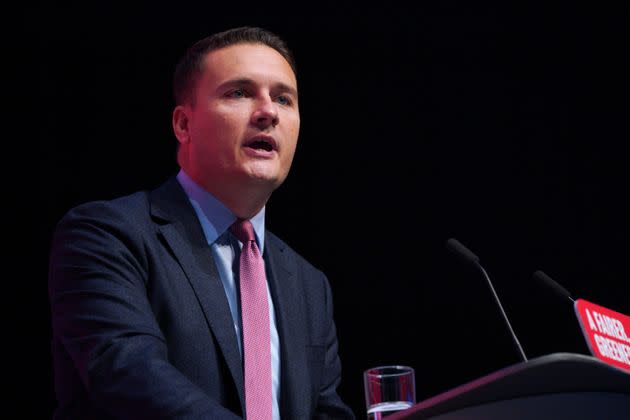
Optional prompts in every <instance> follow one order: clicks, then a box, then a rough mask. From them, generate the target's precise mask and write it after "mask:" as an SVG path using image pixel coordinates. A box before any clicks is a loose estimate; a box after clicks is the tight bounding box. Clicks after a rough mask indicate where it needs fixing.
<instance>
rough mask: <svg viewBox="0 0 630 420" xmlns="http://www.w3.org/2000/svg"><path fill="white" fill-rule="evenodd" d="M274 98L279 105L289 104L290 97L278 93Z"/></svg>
mask: <svg viewBox="0 0 630 420" xmlns="http://www.w3.org/2000/svg"><path fill="white" fill-rule="evenodd" d="M276 100H277V101H278V103H279V104H280V105H291V99H289V98H288V97H287V96H284V95H280V96H278V97H277V98H276Z"/></svg>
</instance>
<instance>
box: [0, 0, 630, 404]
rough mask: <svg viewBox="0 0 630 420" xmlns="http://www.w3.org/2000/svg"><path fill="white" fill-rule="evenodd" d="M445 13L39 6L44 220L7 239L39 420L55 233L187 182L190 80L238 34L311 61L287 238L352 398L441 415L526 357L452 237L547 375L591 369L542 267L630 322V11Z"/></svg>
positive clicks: (279, 224) (22, 212) (14, 158)
mask: <svg viewBox="0 0 630 420" xmlns="http://www.w3.org/2000/svg"><path fill="white" fill-rule="evenodd" d="M101 3H105V2H101ZM232 3H233V5H232ZM388 3H389V2H388ZM433 3H434V4H432V5H421V6H414V7H410V6H407V7H405V8H402V7H395V6H394V5H393V4H390V5H388V6H385V5H381V6H379V7H367V6H365V5H362V6H352V7H351V6H346V5H344V4H342V3H340V2H329V3H326V2H324V3H320V2H318V3H316V4H315V3H313V4H302V5H298V4H297V3H293V4H288V5H281V4H279V3H273V4H269V3H264V4H262V3H261V4H259V5H257V6H253V5H248V4H243V3H241V2H224V3H223V4H222V5H217V4H216V3H215V4H212V3H211V2H199V3H198V4H195V3H185V2H172V4H170V5H156V4H155V3H150V2H146V3H140V4H136V5H134V4H131V3H130V2H128V3H126V4H117V5H112V4H107V5H106V4H102V5H100V6H98V5H90V6H86V5H85V4H82V3H79V2H76V4H72V3H64V4H63V5H62V4H54V5H50V4H46V5H38V4H37V3H31V4H30V5H27V6H25V8H24V9H23V10H21V11H20V14H19V15H16V17H17V19H19V21H20V22H21V28H22V29H23V32H19V34H20V35H19V39H15V40H12V39H10V41H11V42H10V43H11V44H12V45H13V47H14V48H13V49H12V50H11V51H12V52H11V54H12V55H11V57H12V59H13V60H12V61H13V64H17V66H16V67H17V68H18V69H19V71H18V75H19V76H23V77H24V79H26V81H25V82H24V83H22V84H21V85H20V84H18V89H17V90H18V95H17V97H18V98H19V99H22V100H23V102H20V101H18V102H15V103H16V104H17V103H19V104H23V105H22V106H21V107H20V108H19V111H20V112H19V115H20V117H21V118H18V119H16V120H14V122H13V125H14V127H13V128H16V127H15V126H18V127H17V128H19V133H20V134H19V135H16V136H11V137H8V138H7V140H11V141H10V143H11V144H12V145H14V147H15V151H13V148H9V150H10V151H11V152H9V153H8V154H9V156H8V159H7V161H8V162H11V163H14V164H15V167H13V166H11V167H10V174H11V177H10V178H9V180H10V182H9V189H10V190H11V191H13V192H16V193H17V194H18V205H17V206H11V209H12V210H15V209H17V211H16V213H17V216H27V217H28V221H29V223H28V224H26V225H18V224H17V223H15V222H14V219H8V220H9V224H10V225H11V226H10V228H12V229H13V230H14V231H17V232H18V235H17V239H16V240H15V241H12V242H11V243H12V246H11V248H12V249H13V250H14V251H17V252H16V254H17V257H21V258H18V259H16V260H15V261H13V262H14V263H15V262H17V265H18V267H19V268H20V270H19V272H20V276H17V277H13V276H10V277H7V282H10V284H12V286H13V287H15V288H16V292H15V293H12V294H10V295H9V296H8V297H5V300H6V301H7V303H5V305H4V306H5V309H6V308H8V309H9V311H10V313H11V314H12V317H11V318H9V319H10V322H8V325H9V326H10V328H7V334H8V336H9V337H10V339H9V340H8V341H7V342H8V343H10V346H9V347H10V348H12V349H13V350H15V352H16V356H17V358H16V359H12V363H11V366H10V367H11V368H13V369H15V371H17V372H18V375H16V378H15V381H14V382H12V383H13V384H15V385H14V388H15V389H16V390H17V393H18V395H20V396H22V397H28V398H27V400H28V403H27V404H24V405H20V406H19V407H21V408H22V409H24V410H27V411H30V410H35V411H38V412H40V413H43V416H44V417H46V416H48V415H49V413H51V410H52V407H53V406H54V397H53V391H52V372H51V361H50V353H49V342H50V325H49V312H48V310H49V307H48V301H47V294H46V293H47V291H46V266H47V258H48V246H49V241H50V235H51V232H52V229H53V227H54V224H55V223H56V221H57V220H58V219H59V218H60V217H61V215H62V214H63V213H64V212H65V211H66V210H68V209H69V208H70V207H71V206H74V205H76V204H78V203H81V202H84V201H87V200H93V199H107V198H112V197H115V196H119V195H123V194H127V193H131V192H133V191H135V190H137V189H141V188H152V187H154V186H157V185H158V184H159V183H160V182H161V181H162V180H164V179H165V178H166V177H168V176H169V175H172V174H174V173H175V172H176V170H177V166H176V163H175V158H174V156H175V139H174V136H173V135H172V132H171V128H170V113H171V109H172V107H173V102H172V99H171V96H170V80H171V75H172V71H173V67H174V64H175V62H176V60H177V58H178V57H179V56H180V54H181V53H182V52H183V50H184V49H185V48H186V47H187V46H188V45H189V44H191V43H192V42H194V41H195V40H197V39H199V38H201V37H203V36H206V35H208V34H210V33H213V32H216V31H219V30H223V29H227V28H229V27H233V26H240V25H256V26H263V27H266V28H268V29H271V30H273V31H275V32H277V33H278V34H280V35H281V36H283V37H284V38H285V39H286V40H287V41H288V43H289V45H290V47H292V48H293V49H294V51H295V54H296V58H297V62H298V70H299V77H298V78H299V84H300V108H301V114H302V130H301V135H300V142H299V145H298V152H297V155H296V158H295V161H294V166H293V169H292V173H291V175H290V176H289V178H288V180H287V182H286V183H285V184H284V185H283V186H282V187H281V188H280V189H279V190H278V191H277V192H276V193H275V194H274V196H273V197H272V199H271V201H270V202H269V204H268V213H267V214H268V227H269V228H270V229H271V230H273V231H275V232H276V233H277V234H278V235H279V236H280V237H282V238H284V239H285V240H286V241H287V242H288V243H289V244H291V245H292V246H293V247H294V248H295V249H296V250H297V251H298V252H300V253H302V254H303V255H304V256H305V257H307V258H308V259H309V260H310V261H311V262H313V263H314V264H315V265H316V266H317V267H319V268H321V269H322V270H324V272H326V273H327V275H328V277H329V279H330V282H331V285H332V288H333V292H334V298H335V316H336V321H337V327H338V335H339V340H340V348H339V351H340V355H341V358H342V362H343V369H344V370H343V381H342V384H341V387H340V393H341V394H342V396H343V397H344V398H345V399H346V401H347V402H348V403H349V404H351V406H352V408H353V409H354V410H355V412H356V413H357V414H358V415H359V416H363V411H364V399H363V390H362V372H363V370H364V369H366V368H368V367H371V366H375V365H381V364H389V363H397V364H406V365H410V366H412V367H414V368H415V369H416V379H417V394H418V395H417V396H418V400H422V399H424V398H427V397H430V396H433V395H435V394H437V393H440V392H442V391H445V390H447V389H450V388H452V387H454V386H457V385H459V384H462V383H464V382H466V381H469V380H471V379H474V378H476V377H478V376H481V375H484V374H487V373H489V372H492V371H494V370H497V369H500V368H503V367H505V366H507V365H509V364H512V363H517V362H518V361H519V359H518V355H517V353H516V351H515V350H514V348H513V346H512V343H511V341H510V338H509V335H508V333H507V332H506V329H505V327H504V325H503V324H502V321H501V318H500V316H499V311H498V309H497V307H496V306H495V305H494V303H493V301H492V299H491V295H490V293H489V291H488V288H487V286H486V284H485V283H484V281H483V278H481V277H480V275H479V274H478V273H476V272H474V271H471V270H469V269H467V268H465V267H463V266H462V265H461V264H460V263H458V262H457V261H456V260H455V259H454V258H453V257H452V256H451V255H449V254H448V253H447V252H446V249H445V241H446V240H447V239H448V238H450V237H455V238H458V239H459V240H460V241H461V242H463V243H464V244H466V245H467V246H469V247H470V248H471V249H472V250H473V251H474V252H476V253H477V254H478V255H479V256H480V257H481V260H482V263H483V264H484V266H485V267H486V269H487V270H488V272H489V274H490V276H491V277H492V278H493V280H494V282H495V287H496V289H497V292H498V294H499V295H500V297H501V299H502V300H503V304H504V307H505V309H506V312H507V313H508V315H509V316H510V318H511V320H512V324H513V326H514V329H515V331H516V333H517V334H518V336H519V338H520V341H521V343H522V345H523V347H524V349H525V352H526V353H527V355H528V356H529V357H537V356H541V355H544V354H548V353H553V352H576V353H588V349H587V348H586V346H585V342H584V340H583V338H582V336H581V332H580V330H579V326H578V324H577V320H576V318H575V315H574V313H573V309H572V306H571V304H570V302H568V301H565V300H562V299H560V298H559V297H557V296H556V295H553V294H552V293H551V292H550V291H549V290H548V289H545V288H544V287H542V286H541V285H539V284H537V283H535V282H533V281H532V280H531V275H532V273H533V272H534V271H535V270H538V269H541V270H543V271H545V272H546V273H547V274H549V275H550V276H552V277H553V278H555V279H556V280H557V281H559V282H560V283H561V284H563V285H564V286H565V287H566V288H568V289H569V290H570V291H571V292H572V293H573V295H574V296H576V297H582V298H585V299H587V300H590V301H592V302H595V303H598V304H600V305H603V306H606V307H608V308H611V309H614V310H617V311H620V312H623V313H626V314H628V313H630V293H629V292H630V286H629V285H628V279H629V274H630V273H629V269H628V264H627V261H628V258H627V250H628V247H627V244H626V236H627V234H628V233H629V229H628V220H627V216H628V211H627V205H626V194H627V190H628V188H627V182H628V177H629V175H630V171H629V170H628V168H627V166H626V161H627V147H626V145H625V143H626V142H627V141H628V134H629V130H628V111H629V106H628V99H627V98H628V74H629V73H630V64H629V59H628V47H627V45H628V35H629V31H628V29H627V26H628V25H627V17H628V15H627V14H626V13H625V12H626V10H621V9H613V8H609V7H607V6H604V5H600V6H597V7H594V6H593V4H592V3H591V4H588V7H586V6H584V7H582V8H580V7H578V6H576V5H573V4H570V3H568V2H567V4H566V5H559V4H558V3H555V4H556V5H555V6H550V5H536V4H535V3H532V2H528V3H526V4H523V5H515V4H513V3H512V2H506V3H510V5H503V6H499V7H497V6H488V5H480V4H479V3H478V2H461V3H459V2H452V1H451V2H433ZM468 3H471V4H468ZM541 3H543V2H541ZM549 3H551V2H549ZM12 80H13V79H10V82H11V81H12ZM15 80H21V79H15ZM9 84H11V83H9ZM14 87H15V86H14ZM7 166H8V164H7ZM331 238H337V239H336V240H334V241H333V240H331ZM14 360H16V361H17V362H13V361H14ZM33 395H34V396H35V398H33ZM16 401H17V400H16Z"/></svg>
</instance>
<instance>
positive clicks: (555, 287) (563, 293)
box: [532, 270, 575, 302]
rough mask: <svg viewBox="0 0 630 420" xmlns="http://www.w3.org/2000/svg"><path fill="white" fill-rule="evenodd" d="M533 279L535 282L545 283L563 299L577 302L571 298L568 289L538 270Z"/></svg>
mask: <svg viewBox="0 0 630 420" xmlns="http://www.w3.org/2000/svg"><path fill="white" fill-rule="evenodd" d="M532 277H533V278H534V280H538V281H539V282H541V283H544V284H545V285H546V286H549V287H550V288H551V290H553V291H554V292H556V293H557V294H559V295H560V296H562V297H563V298H565V299H569V300H570V301H571V302H575V300H574V299H573V298H572V297H571V293H569V291H568V290H567V289H565V288H564V287H562V286H561V285H560V284H559V283H558V282H556V281H555V280H554V279H552V278H551V277H549V276H548V275H547V274H545V273H544V272H542V271H540V270H538V271H536V272H535V273H534V274H533V275H532Z"/></svg>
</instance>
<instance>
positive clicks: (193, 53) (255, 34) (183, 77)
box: [173, 26, 297, 105]
mask: <svg viewBox="0 0 630 420" xmlns="http://www.w3.org/2000/svg"><path fill="white" fill-rule="evenodd" d="M236 44H263V45H266V46H268V47H270V48H273V49H274V50H276V51H278V52H279V53H280V55H282V56H283V57H284V59H285V60H287V62H288V63H289V65H290V66H291V69H292V70H293V73H294V74H295V75H296V76H297V71H296V66H295V59H294V58H293V53H291V50H289V47H288V46H287V44H286V43H285V42H284V41H283V40H282V39H281V38H280V37H279V36H278V35H276V34H274V33H272V32H270V31H268V30H266V29H262V28H256V27H250V26H243V27H240V28H234V29H229V30H227V31H223V32H219V33H216V34H214V35H210V36H208V37H206V38H203V39H201V40H199V41H197V42H196V43H195V44H193V45H192V46H191V47H190V48H188V50H187V51H186V53H185V54H184V56H183V57H182V58H181V59H180V60H179V63H177V66H176V67H175V74H174V75H173V98H174V99H175V105H180V104H183V103H185V102H187V101H188V102H190V103H193V102H194V101H193V95H192V92H193V90H194V89H195V85H196V83H197V81H198V80H199V76H200V75H201V73H202V72H203V60H204V58H205V57H206V54H208V53H209V52H210V51H214V50H218V49H221V48H225V47H228V46H230V45H236Z"/></svg>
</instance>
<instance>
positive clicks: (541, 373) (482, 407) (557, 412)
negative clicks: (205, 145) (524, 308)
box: [387, 353, 630, 420]
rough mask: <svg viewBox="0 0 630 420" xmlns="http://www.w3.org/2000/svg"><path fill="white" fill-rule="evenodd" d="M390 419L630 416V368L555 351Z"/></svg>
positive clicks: (593, 419)
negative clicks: (629, 371)
mask: <svg viewBox="0 0 630 420" xmlns="http://www.w3.org/2000/svg"><path fill="white" fill-rule="evenodd" d="M387 419H388V420H390V419H391V420H403V419H404V420H419V419H431V420H464V419H465V420H476V419H483V420H496V419H510V420H521V419H523V420H524V419H534V420H552V419H553V420H559V419H571V420H582V419H588V420H604V419H605V420H622V419H623V420H629V419H630V373H628V372H627V371H624V370H622V369H620V368H617V367H614V366H611V365H608V364H606V363H604V362H602V361H601V360H599V359H597V358H595V357H592V356H587V355H581V354H574V353H553V354H549V355H545V356H542V357H538V358H535V359H530V360H529V361H527V362H522V363H518V364H515V365H512V366H509V367H506V368H504V369H501V370H498V371H496V372H493V373H491V374H489V375H486V376H483V377H481V378H479V379H476V380H474V381H471V382H469V383H466V384H464V385H461V386H458V387H456V388H453V389H452V390H450V391H447V392H444V393H442V394H439V395H437V396H435V397H432V398H429V399H427V400H424V401H422V402H420V403H418V404H416V405H414V406H413V407H411V408H409V409H407V410H404V411H401V412H398V413H395V414H392V415H391V416H388V417H387Z"/></svg>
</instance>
